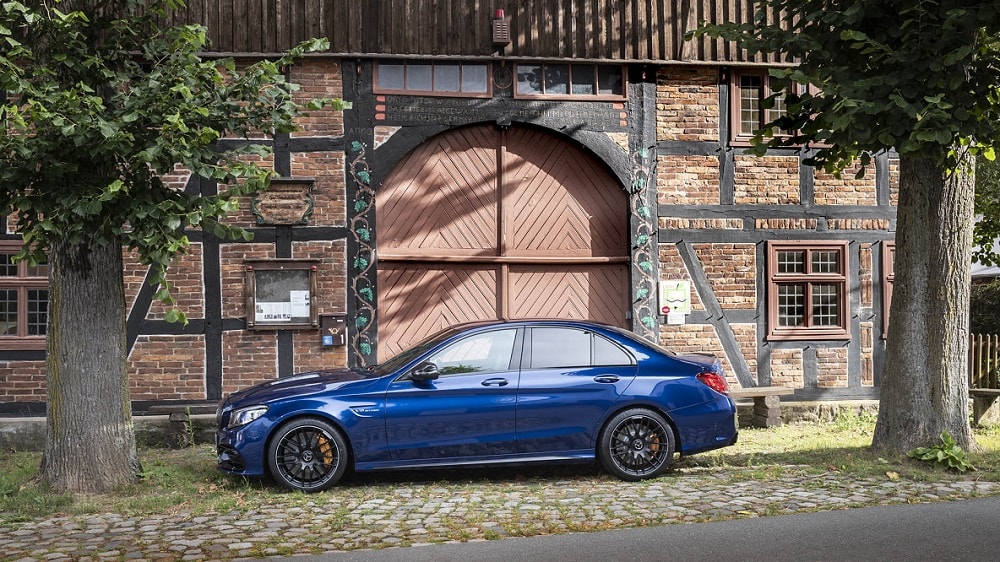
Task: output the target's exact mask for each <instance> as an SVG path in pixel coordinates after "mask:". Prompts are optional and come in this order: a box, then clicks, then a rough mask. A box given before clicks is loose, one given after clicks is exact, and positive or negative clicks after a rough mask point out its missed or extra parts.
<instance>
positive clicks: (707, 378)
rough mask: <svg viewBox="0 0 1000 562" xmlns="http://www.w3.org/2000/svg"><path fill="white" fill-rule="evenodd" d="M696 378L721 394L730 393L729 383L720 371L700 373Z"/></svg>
mask: <svg viewBox="0 0 1000 562" xmlns="http://www.w3.org/2000/svg"><path fill="white" fill-rule="evenodd" d="M695 378H697V379H698V380H699V381H701V383H702V384H704V385H705V386H707V387H708V388H711V389H712V390H714V391H716V392H718V393H720V394H729V385H728V384H727V383H726V377H724V376H722V375H720V374H719V373H698V375H697V376H696V377H695Z"/></svg>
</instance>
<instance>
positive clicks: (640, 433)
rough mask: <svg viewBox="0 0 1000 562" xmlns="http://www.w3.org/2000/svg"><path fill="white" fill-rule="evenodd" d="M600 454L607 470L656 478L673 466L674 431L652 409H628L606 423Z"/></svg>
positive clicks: (632, 478)
mask: <svg viewBox="0 0 1000 562" xmlns="http://www.w3.org/2000/svg"><path fill="white" fill-rule="evenodd" d="M597 457H598V458H599V459H600V461H601V465H602V466H603V467H604V470H606V471H607V472H608V473H609V474H611V475H612V476H615V477H617V478H620V479H622V480H626V481H629V482H635V481H637V480H645V479H647V478H656V477H657V476H659V475H661V474H663V473H664V472H665V471H666V470H667V469H668V468H670V463H671V461H672V460H673V457H674V432H673V430H672V429H671V428H670V424H669V423H667V420H665V419H663V416H661V415H660V414H657V413H656V412H654V411H652V410H647V409H645V408H633V409H631V410H625V411H622V412H619V413H618V414H617V415H615V416H614V417H613V418H611V419H610V420H608V422H607V423H606V424H604V428H603V429H602V430H601V436H600V439H599V441H598V444H597Z"/></svg>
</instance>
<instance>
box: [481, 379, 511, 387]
mask: <svg viewBox="0 0 1000 562" xmlns="http://www.w3.org/2000/svg"><path fill="white" fill-rule="evenodd" d="M482 384H483V386H507V385H508V384H510V383H508V382H507V379H486V380H484V381H483V383H482Z"/></svg>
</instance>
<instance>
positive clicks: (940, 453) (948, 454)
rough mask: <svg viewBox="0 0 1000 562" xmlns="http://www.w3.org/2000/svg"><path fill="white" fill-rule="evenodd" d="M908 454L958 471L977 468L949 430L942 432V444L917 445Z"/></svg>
mask: <svg viewBox="0 0 1000 562" xmlns="http://www.w3.org/2000/svg"><path fill="white" fill-rule="evenodd" d="M907 456H909V457H910V458H914V459H918V460H922V461H925V462H927V463H930V464H933V465H936V466H939V467H942V468H946V469H948V470H954V471H957V472H966V471H968V470H976V467H974V466H972V464H971V463H970V462H969V460H968V457H966V455H965V451H963V450H962V448H961V447H959V446H958V445H957V444H956V443H955V440H954V439H952V437H951V435H950V434H949V433H948V432H947V431H943V432H941V443H940V444H938V445H933V446H931V447H917V448H916V449H913V450H912V451H910V452H909V453H907Z"/></svg>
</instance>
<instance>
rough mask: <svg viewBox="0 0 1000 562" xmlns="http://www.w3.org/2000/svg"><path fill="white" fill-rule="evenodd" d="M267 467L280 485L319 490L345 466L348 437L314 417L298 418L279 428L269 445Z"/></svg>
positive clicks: (344, 468) (325, 487)
mask: <svg viewBox="0 0 1000 562" xmlns="http://www.w3.org/2000/svg"><path fill="white" fill-rule="evenodd" d="M267 459H268V468H269V470H270V472H271V476H273V477H274V479H275V480H277V481H278V483H279V484H281V485H282V486H284V487H286V488H289V489H292V490H298V491H302V492H320V491H323V490H326V489H328V488H330V487H331V486H333V485H334V484H336V483H337V482H338V481H339V480H340V477H341V476H343V475H344V472H345V471H346V470H347V441H345V440H344V437H343V436H342V435H341V434H340V431H338V430H337V429H336V428H335V427H333V426H332V425H330V424H329V423H327V422H325V421H323V420H320V419H316V418H299V419H295V420H292V421H290V422H288V423H286V424H285V425H283V426H281V427H280V428H278V430H277V432H275V434H274V437H273V438H272V439H271V444H270V446H269V447H268V454H267Z"/></svg>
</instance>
